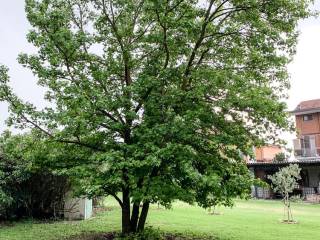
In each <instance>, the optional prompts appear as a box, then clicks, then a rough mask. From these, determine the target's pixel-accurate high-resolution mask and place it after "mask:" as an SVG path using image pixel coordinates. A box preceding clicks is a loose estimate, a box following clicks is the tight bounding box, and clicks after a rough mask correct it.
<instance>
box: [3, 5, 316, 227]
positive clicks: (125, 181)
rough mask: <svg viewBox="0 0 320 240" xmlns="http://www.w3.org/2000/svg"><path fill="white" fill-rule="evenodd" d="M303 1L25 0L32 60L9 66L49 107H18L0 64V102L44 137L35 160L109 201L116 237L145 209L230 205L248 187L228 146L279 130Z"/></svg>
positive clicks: (241, 146)
mask: <svg viewBox="0 0 320 240" xmlns="http://www.w3.org/2000/svg"><path fill="white" fill-rule="evenodd" d="M311 2H312V1H311V0H297V1H292V0H282V1H260V0H250V1H248V0H232V1H220V0H219V1H214V0H204V1H196V0H191V1H184V0H171V1H164V0H156V1H154V0H139V1H136V0H127V1H123V0H112V1H110V0H88V1H83V0H67V1H65V0H52V1H48V0H26V13H27V18H28V20H29V22H30V24H31V26H32V29H31V31H30V32H29V34H28V35H27V39H28V41H29V42H30V43H32V44H33V45H34V46H35V47H36V48H37V49H38V52H37V53H36V54H33V55H28V54H21V55H20V56H19V62H20V63H21V64H22V65H23V66H25V67H27V68H29V69H31V70H32V71H33V73H34V75H35V76H37V78H38V83H39V85H40V86H43V87H45V88H46V89H47V93H46V95H45V99H46V100H47V101H49V103H50V104H48V107H47V108H45V109H42V110H37V109H36V108H35V107H34V106H33V105H32V104H30V103H24V102H23V101H22V100H20V99H19V98H18V97H17V96H16V95H14V93H13V92H12V89H11V88H10V87H9V77H8V75H7V71H8V70H7V69H6V68H5V67H0V101H1V100H3V101H7V102H8V103H9V108H10V112H11V116H10V118H9V119H8V123H10V124H14V125H15V126H17V127H21V128H26V127H32V128H35V129H37V130H38V131H40V132H42V133H43V134H45V135H46V136H47V138H48V140H44V143H48V144H49V145H50V147H48V149H50V151H48V150H46V149H45V148H46V147H45V148H44V149H43V150H44V151H45V152H46V151H47V152H48V154H49V156H50V158H49V159H50V160H52V161H51V162H50V161H47V160H46V159H45V160H44V161H45V162H46V163H47V164H48V165H50V166H56V167H58V169H59V171H65V172H68V174H70V175H74V176H77V177H78V179H79V180H80V182H81V184H80V185H82V186H83V189H82V190H83V192H84V193H86V194H89V195H93V196H97V195H112V196H114V197H115V198H116V199H117V200H118V202H119V204H120V206H121V207H122V226H123V232H125V233H128V232H134V231H136V230H143V228H144V225H145V222H146V218H147V214H148V209H149V205H150V204H151V203H155V202H158V203H160V204H162V205H164V206H167V207H169V206H170V205H171V203H172V202H173V201H174V200H175V199H179V200H182V201H185V202H188V203H194V202H197V203H198V204H199V205H200V206H202V207H210V201H209V198H210V196H212V195H214V196H215V198H216V199H217V200H218V201H220V202H221V204H224V205H232V198H233V197H236V196H240V197H244V196H246V195H248V194H249V192H250V185H251V177H250V174H249V173H248V170H247V168H246V165H245V162H244V160H243V158H242V157H241V154H240V152H241V153H242V154H244V155H248V154H249V153H251V152H252V151H251V149H252V147H253V146H259V145H261V144H263V143H264V142H265V141H266V140H267V139H268V140H271V141H272V140H274V141H277V140H279V139H278V134H279V132H281V131H282V130H287V129H289V128H290V126H289V124H288V122H287V113H286V112H285V109H286V104H285V103H284V102H283V99H284V97H286V89H287V88H288V86H289V82H288V77H287V71H286V65H287V63H288V62H289V61H290V59H291V57H292V55H293V54H294V52H295V46H296V40H297V31H296V29H295V27H296V25H297V22H298V20H300V19H301V18H306V17H308V16H310V12H309V11H308V5H309V4H310V3H311ZM43 146H44V145H43ZM52 149H56V150H55V151H51V150H52ZM40 152H41V151H39V153H40ZM52 152H53V153H52ZM40 155H42V154H40ZM47 159H48V158H47ZM119 192H121V193H122V199H120V198H119V197H118V195H117V194H118V193H119ZM130 201H131V202H130ZM130 204H131V205H130ZM140 205H142V206H143V207H142V208H140ZM131 210H132V212H131V213H130V211H131Z"/></svg>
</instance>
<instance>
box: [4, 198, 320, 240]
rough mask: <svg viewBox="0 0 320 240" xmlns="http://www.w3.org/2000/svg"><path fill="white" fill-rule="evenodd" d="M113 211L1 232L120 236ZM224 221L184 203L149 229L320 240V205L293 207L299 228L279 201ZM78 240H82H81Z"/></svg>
mask: <svg viewBox="0 0 320 240" xmlns="http://www.w3.org/2000/svg"><path fill="white" fill-rule="evenodd" d="M107 204H108V205H109V207H111V209H110V210H109V211H106V212H102V213H99V214H98V215H97V216H96V217H95V218H92V219H90V220H86V221H75V222H64V221H63V222H55V223H37V222H32V221H27V222H19V223H13V224H12V225H8V226H0V239H1V240H21V239H24V240H40V239H41V240H42V239H46V240H54V239H67V238H68V237H70V236H72V235H80V234H83V233H99V232H108V231H117V230H120V209H119V208H118V207H116V205H115V203H114V202H113V201H109V200H108V201H107ZM218 211H219V212H220V213H222V214H221V215H209V214H208V213H207V212H206V211H205V210H203V209H201V208H199V207H194V206H188V205H186V204H183V203H176V204H174V206H173V208H172V209H171V210H164V209H157V207H156V206H154V207H152V209H151V212H150V215H149V218H148V225H149V226H153V227H155V228H160V229H161V230H164V231H169V232H188V233H193V234H199V235H202V234H206V235H210V236H215V237H216V238H217V239H219V240H228V239H230V240H257V239H259V240H277V239H281V240H284V239H290V240H294V239H297V240H298V239H299V240H308V239H310V240H315V239H320V205H312V204H307V203H294V204H293V214H294V218H295V219H296V220H298V222H299V223H298V224H291V225H287V224H282V223H280V219H281V217H282V214H283V206H282V203H281V202H279V201H267V200H249V201H240V200H238V201H236V205H235V206H234V207H233V208H232V209H230V208H219V209H218ZM74 239H80V237H76V238H74Z"/></svg>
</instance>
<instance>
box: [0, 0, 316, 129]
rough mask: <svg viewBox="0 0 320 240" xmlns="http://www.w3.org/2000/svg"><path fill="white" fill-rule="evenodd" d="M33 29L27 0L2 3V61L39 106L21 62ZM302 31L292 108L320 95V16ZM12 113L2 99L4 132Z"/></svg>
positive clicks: (0, 112)
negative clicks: (27, 13)
mask: <svg viewBox="0 0 320 240" xmlns="http://www.w3.org/2000/svg"><path fill="white" fill-rule="evenodd" d="M313 8H314V9H317V10H320V0H316V1H315V5H314V7H313ZM28 29H30V25H29V24H28V22H27V19H26V16H25V12H24V1H23V0H10V1H4V0H2V1H1V7H0V64H4V65H6V66H8V67H9V68H10V72H9V73H10V77H11V86H12V87H13V88H14V90H15V92H16V93H17V94H18V95H19V96H20V97H22V98H23V99H25V100H28V101H30V102H32V103H34V104H36V105H37V106H39V107H43V106H44V105H45V103H44V101H43V100H42V96H43V89H41V88H39V87H38V86H37V85H36V79H35V77H34V76H33V75H32V73H31V72H30V71H29V70H28V69H24V68H23V67H22V66H20V65H19V64H18V63H17V60H16V59H17V56H18V54H19V53H21V52H27V53H31V52H33V51H35V49H34V48H33V46H32V45H30V44H29V43H28V42H27V41H26V37H25V36H26V33H27V31H28ZM299 30H300V32H301V34H300V37H299V43H298V46H297V54H296V56H295V57H294V61H293V62H292V63H291V64H290V65H289V67H288V68H289V72H290V75H291V89H290V92H289V94H290V98H289V99H288V106H289V109H293V108H294V107H295V106H296V105H297V104H298V103H299V102H300V101H303V100H308V99H316V98H320V61H319V60H320V19H314V18H311V19H306V20H304V21H301V22H300V23H299ZM7 116H8V109H7V106H6V104H4V103H0V132H1V131H3V130H4V129H5V124H4V121H5V119H6V118H7Z"/></svg>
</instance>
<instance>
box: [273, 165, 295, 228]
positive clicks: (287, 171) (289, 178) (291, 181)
mask: <svg viewBox="0 0 320 240" xmlns="http://www.w3.org/2000/svg"><path fill="white" fill-rule="evenodd" d="M300 170H301V169H300V168H299V166H298V165H297V164H292V165H289V166H288V167H285V168H282V169H280V170H279V171H278V172H277V173H275V174H274V175H270V176H268V178H269V179H270V180H271V181H272V188H273V190H274V191H275V192H278V193H280V194H282V196H283V202H284V218H283V222H287V223H290V222H293V218H292V211H291V205H290V198H289V194H290V193H292V192H293V190H294V189H295V188H296V187H297V186H298V183H297V181H298V180H299V179H301V177H300Z"/></svg>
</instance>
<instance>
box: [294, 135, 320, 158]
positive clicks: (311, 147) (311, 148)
mask: <svg viewBox="0 0 320 240" xmlns="http://www.w3.org/2000/svg"><path fill="white" fill-rule="evenodd" d="M293 146H294V155H295V157H296V158H297V159H314V158H320V147H318V146H317V144H316V136H315V135H309V136H303V137H302V138H300V139H294V140H293Z"/></svg>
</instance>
